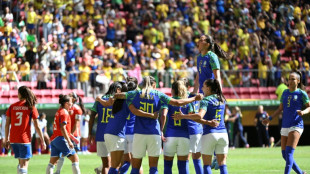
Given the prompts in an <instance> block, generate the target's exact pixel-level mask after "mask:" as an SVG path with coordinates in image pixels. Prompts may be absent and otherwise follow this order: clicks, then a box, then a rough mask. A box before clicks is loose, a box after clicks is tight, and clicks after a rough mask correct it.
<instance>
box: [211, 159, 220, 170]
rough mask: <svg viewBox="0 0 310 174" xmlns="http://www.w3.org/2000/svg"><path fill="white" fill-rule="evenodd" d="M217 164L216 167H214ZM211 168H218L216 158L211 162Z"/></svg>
mask: <svg viewBox="0 0 310 174" xmlns="http://www.w3.org/2000/svg"><path fill="white" fill-rule="evenodd" d="M216 166H217V167H216ZM211 169H215V170H218V169H219V165H218V163H217V160H216V158H214V159H213V161H212V164H211Z"/></svg>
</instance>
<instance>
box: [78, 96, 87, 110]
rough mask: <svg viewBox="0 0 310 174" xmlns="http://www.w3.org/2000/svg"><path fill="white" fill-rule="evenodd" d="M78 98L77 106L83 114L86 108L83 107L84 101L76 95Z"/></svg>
mask: <svg viewBox="0 0 310 174" xmlns="http://www.w3.org/2000/svg"><path fill="white" fill-rule="evenodd" d="M77 97H78V98H79V106H80V108H81V109H82V112H83V114H85V112H86V110H85V107H84V103H83V101H82V98H81V97H80V96H77Z"/></svg>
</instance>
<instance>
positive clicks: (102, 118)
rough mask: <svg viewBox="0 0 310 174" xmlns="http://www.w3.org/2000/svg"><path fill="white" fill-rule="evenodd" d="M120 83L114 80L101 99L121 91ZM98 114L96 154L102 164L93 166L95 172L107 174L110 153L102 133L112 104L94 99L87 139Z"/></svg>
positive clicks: (109, 116) (109, 115)
mask: <svg viewBox="0 0 310 174" xmlns="http://www.w3.org/2000/svg"><path fill="white" fill-rule="evenodd" d="M121 89H122V85H121V84H120V83H118V82H114V83H112V84H111V85H110V87H109V90H108V92H107V93H105V95H104V96H102V97H101V99H102V100H106V101H108V100H109V98H110V97H111V96H114V94H115V93H117V92H121ZM97 114H98V123H97V131H96V144H97V155H98V156H99V157H101V161H102V166H101V167H99V168H95V171H96V172H97V173H99V172H102V174H107V173H108V171H109V168H110V165H111V164H110V163H111V159H110V154H109V153H108V150H107V147H106V143H105V140H104V133H105V129H106V126H107V124H108V122H109V118H111V117H112V105H111V104H110V106H108V107H105V106H103V105H102V104H100V102H98V101H96V102H95V104H94V106H93V107H92V108H91V114H90V119H89V136H88V138H89V141H90V142H91V141H92V140H91V137H92V136H91V133H92V129H93V125H94V120H95V117H96V115H97Z"/></svg>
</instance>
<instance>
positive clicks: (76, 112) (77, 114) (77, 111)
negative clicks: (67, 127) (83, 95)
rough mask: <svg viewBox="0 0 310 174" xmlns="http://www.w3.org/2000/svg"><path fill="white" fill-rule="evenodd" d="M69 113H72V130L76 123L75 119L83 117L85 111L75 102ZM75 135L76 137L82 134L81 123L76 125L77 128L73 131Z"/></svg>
mask: <svg viewBox="0 0 310 174" xmlns="http://www.w3.org/2000/svg"><path fill="white" fill-rule="evenodd" d="M69 113H70V118H71V130H72V129H73V126H74V124H75V121H76V120H80V119H81V116H82V114H83V112H82V109H81V108H80V106H79V105H77V104H73V105H72V107H71V108H70V111H69ZM73 136H75V137H80V136H81V130H80V124H77V125H76V129H75V132H74V133H73Z"/></svg>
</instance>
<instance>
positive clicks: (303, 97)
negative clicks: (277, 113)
mask: <svg viewBox="0 0 310 174" xmlns="http://www.w3.org/2000/svg"><path fill="white" fill-rule="evenodd" d="M281 103H282V104H283V116H282V128H290V127H292V126H296V127H300V128H304V122H303V120H302V117H301V116H299V115H298V114H297V111H296V110H302V107H303V105H305V104H307V103H309V97H308V95H307V93H306V92H305V91H303V90H301V89H297V90H296V91H294V92H290V90H289V89H286V90H284V91H283V93H282V96H281Z"/></svg>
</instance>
